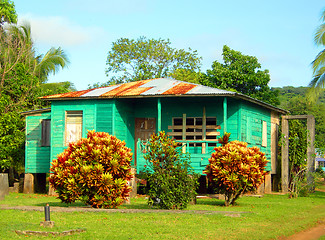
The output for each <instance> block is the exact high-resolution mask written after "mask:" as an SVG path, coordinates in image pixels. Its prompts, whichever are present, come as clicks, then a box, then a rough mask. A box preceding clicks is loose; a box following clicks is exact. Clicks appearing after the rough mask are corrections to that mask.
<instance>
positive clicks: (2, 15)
mask: <svg viewBox="0 0 325 240" xmlns="http://www.w3.org/2000/svg"><path fill="white" fill-rule="evenodd" d="M5 22H7V23H17V13H16V10H15V4H14V3H13V2H12V1H10V0H0V29H1V27H2V26H1V25H3V23H5Z"/></svg>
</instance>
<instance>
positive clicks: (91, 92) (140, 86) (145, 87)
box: [42, 78, 288, 114]
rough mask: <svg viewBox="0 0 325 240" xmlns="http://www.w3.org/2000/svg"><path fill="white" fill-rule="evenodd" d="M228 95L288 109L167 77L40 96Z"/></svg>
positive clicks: (66, 97)
mask: <svg viewBox="0 0 325 240" xmlns="http://www.w3.org/2000/svg"><path fill="white" fill-rule="evenodd" d="M197 95H202V96H214V95H215V96H216V95H219V96H229V97H236V98H240V99H244V100H246V101H250V102H254V103H256V104H258V105H262V106H264V107H266V108H269V109H273V110H275V111H277V112H281V113H282V114H286V113H288V111H286V110H283V109H280V108H277V107H274V106H272V105H270V104H267V103H264V102H262V101H259V100H256V99H254V98H251V97H249V96H246V95H244V94H240V93H236V92H231V91H226V90H222V89H217V88H212V87H207V86H202V85H199V84H194V83H189V82H184V81H179V80H174V79H168V78H157V79H150V80H142V81H136V82H130V83H124V84H118V85H114V86H108V87H102V88H95V89H88V90H84V91H77V92H70V93H63V94H56V95H50V96H45V97H42V99H44V100H65V99H83V98H84V99H86V98H130V97H150V96H157V97H159V96H162V97H172V96H197Z"/></svg>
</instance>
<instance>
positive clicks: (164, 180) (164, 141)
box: [144, 132, 198, 209]
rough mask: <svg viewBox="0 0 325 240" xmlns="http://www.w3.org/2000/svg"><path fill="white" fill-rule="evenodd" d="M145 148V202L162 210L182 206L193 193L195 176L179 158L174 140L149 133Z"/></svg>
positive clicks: (192, 196)
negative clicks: (146, 200)
mask: <svg viewBox="0 0 325 240" xmlns="http://www.w3.org/2000/svg"><path fill="white" fill-rule="evenodd" d="M147 147H148V151H147V153H146V154H145V155H144V158H145V159H146V161H147V164H148V165H147V171H148V183H149V192H148V195H149V199H148V204H149V205H157V206H158V207H159V208H163V209H184V208H186V207H187V205H188V203H189V202H190V201H191V200H193V199H194V198H195V196H196V192H195V189H196V188H197V186H198V181H197V179H198V176H197V175H196V174H194V171H193V170H192V168H191V166H190V163H189V161H188V160H187V159H185V158H182V157H181V152H180V149H179V148H178V143H177V142H175V141H174V140H173V139H171V138H169V137H168V136H167V135H166V134H165V132H159V133H158V134H153V135H152V136H151V138H150V139H149V142H148V143H147Z"/></svg>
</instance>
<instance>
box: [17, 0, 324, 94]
mask: <svg viewBox="0 0 325 240" xmlns="http://www.w3.org/2000/svg"><path fill="white" fill-rule="evenodd" d="M13 2H14V3H15V8H16V12H17V14H18V21H19V22H18V23H19V24H22V23H23V22H29V23H30V25H31V29H32V38H33V41H34V43H35V48H36V50H37V53H38V54H45V53H46V52H47V51H48V50H49V49H50V48H51V47H61V48H62V49H63V50H64V51H65V52H66V54H67V56H68V58H69V60H70V64H69V66H68V68H65V69H63V70H61V71H59V72H58V73H56V74H55V75H53V76H52V75H51V76H50V77H49V81H48V82H63V81H70V82H72V83H73V84H74V85H75V87H76V88H77V90H84V89H87V88H88V85H89V84H94V83H97V82H100V83H104V82H106V81H108V77H107V76H106V75H105V69H106V59H107V54H108V52H109V51H110V49H111V47H112V43H113V42H115V41H117V40H118V39H120V38H122V37H123V38H130V39H138V38H139V37H141V36H145V37H147V38H149V39H151V38H154V39H169V40H170V42H171V46H172V47H173V48H177V49H185V50H188V49H189V48H191V49H192V50H197V51H198V55H199V56H201V57H202V59H203V60H202V66H201V71H202V72H206V70H207V69H211V65H212V63H213V62H214V61H219V62H222V48H223V46H224V45H227V46H229V47H230V48H231V49H234V50H236V51H240V52H242V53H243V54H244V55H250V56H256V57H257V58H258V60H259V62H260V63H261V65H262V67H261V69H262V70H264V69H268V70H269V72H270V76H271V80H270V83H269V86H271V87H283V86H295V87H298V86H308V84H309V82H310V80H311V78H312V69H311V65H310V63H311V62H312V61H313V60H314V58H315V57H316V55H317V54H318V53H319V52H320V51H321V50H322V48H321V47H318V46H316V45H315V44H314V42H313V38H314V33H315V31H316V29H317V27H318V26H319V25H320V24H321V23H322V22H321V20H320V16H321V13H322V11H323V10H324V9H325V2H324V0H272V1H269V0H268V1H266V0H246V1H243V0H232V1H219V0H201V1H198V0H195V1H194V0H186V1H185V0H92V1H89V0H88V1H86V0H56V1H44V0H28V1H26V0H13Z"/></svg>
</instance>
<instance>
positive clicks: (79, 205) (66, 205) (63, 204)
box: [34, 202, 86, 207]
mask: <svg viewBox="0 0 325 240" xmlns="http://www.w3.org/2000/svg"><path fill="white" fill-rule="evenodd" d="M46 204H49V205H50V206H52V207H86V205H85V204H84V203H82V202H74V203H62V202H43V203H38V204H34V205H35V206H45V205H46Z"/></svg>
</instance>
